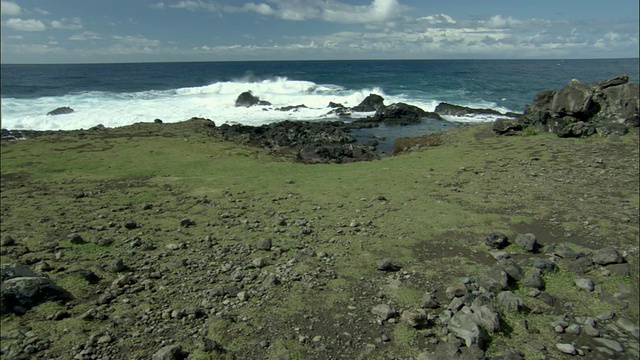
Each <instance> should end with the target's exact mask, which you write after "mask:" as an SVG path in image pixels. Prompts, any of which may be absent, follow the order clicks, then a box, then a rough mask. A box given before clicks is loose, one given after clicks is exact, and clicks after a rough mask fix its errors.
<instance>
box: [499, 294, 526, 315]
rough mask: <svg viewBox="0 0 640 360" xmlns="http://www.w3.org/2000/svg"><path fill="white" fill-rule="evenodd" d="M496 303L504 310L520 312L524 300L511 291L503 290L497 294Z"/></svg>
mask: <svg viewBox="0 0 640 360" xmlns="http://www.w3.org/2000/svg"><path fill="white" fill-rule="evenodd" d="M497 299H498V305H499V306H500V307H501V308H502V309H504V310H505V311H511V312H520V311H521V310H522V308H523V306H524V302H523V301H522V300H521V299H520V298H519V297H517V296H516V295H515V294H514V293H513V292H511V291H503V292H501V293H499V294H498V297H497Z"/></svg>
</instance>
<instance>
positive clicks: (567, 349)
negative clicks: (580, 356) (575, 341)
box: [556, 344, 576, 355]
mask: <svg viewBox="0 0 640 360" xmlns="http://www.w3.org/2000/svg"><path fill="white" fill-rule="evenodd" d="M556 349H558V350H559V351H560V352H563V353H565V354H569V355H575V354H576V348H575V346H573V345H571V344H556Z"/></svg>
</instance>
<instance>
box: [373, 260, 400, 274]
mask: <svg viewBox="0 0 640 360" xmlns="http://www.w3.org/2000/svg"><path fill="white" fill-rule="evenodd" d="M401 268H402V267H401V266H400V265H397V264H395V263H394V262H393V261H391V260H390V259H382V260H378V261H377V262H376V269H378V270H380V271H387V272H389V271H398V270H400V269H401Z"/></svg>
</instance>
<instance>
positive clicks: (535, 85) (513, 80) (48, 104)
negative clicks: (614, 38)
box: [0, 59, 638, 135]
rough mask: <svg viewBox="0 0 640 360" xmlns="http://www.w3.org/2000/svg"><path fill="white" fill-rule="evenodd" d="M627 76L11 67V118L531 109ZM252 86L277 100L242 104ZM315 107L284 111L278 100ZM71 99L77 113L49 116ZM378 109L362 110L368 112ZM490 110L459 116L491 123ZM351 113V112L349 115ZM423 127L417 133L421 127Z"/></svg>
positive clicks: (39, 125)
mask: <svg viewBox="0 0 640 360" xmlns="http://www.w3.org/2000/svg"><path fill="white" fill-rule="evenodd" d="M619 74H627V75H629V76H630V77H631V81H636V82H637V81H638V59H608V60H391V61H390V60H371V61H362V60H359V61H276V62H272V61H259V62H191V63H189V62H181V63H126V64H69V65H17V64H2V66H1V82H0V83H1V98H2V103H1V104H2V106H1V108H2V112H1V126H2V128H6V129H13V130H15V129H32V130H73V129H81V128H84V129H87V128H90V127H93V126H96V125H98V124H102V125H104V126H107V127H117V126H123V125H128V124H133V123H137V122H150V121H153V120H154V119H161V120H162V121H163V122H178V121H183V120H187V119H189V118H191V117H202V118H208V119H211V120H213V121H215V123H216V124H218V125H221V124H224V123H230V124H234V123H240V124H245V125H261V124H267V123H271V122H276V121H282V120H308V121H323V120H337V119H338V117H337V116H336V115H328V113H329V111H330V110H331V109H329V108H328V107H327V106H328V104H329V102H334V103H341V104H343V105H345V106H347V107H351V106H355V105H358V104H359V103H360V102H361V101H362V100H363V99H364V98H365V97H366V96H367V95H369V94H370V93H375V94H379V95H381V96H383V97H384V98H385V104H387V105H388V104H392V103H396V102H404V103H408V104H411V105H415V106H418V107H420V108H422V109H424V110H426V111H433V110H434V109H435V107H436V105H438V104H439V103H440V102H448V103H453V104H457V105H462V106H469V107H479V108H489V109H495V110H498V111H501V112H508V111H512V112H522V111H523V110H524V108H525V106H526V104H528V103H530V102H531V100H532V99H533V97H534V96H535V94H536V93H537V92H538V91H540V90H542V89H545V88H552V89H559V88H561V87H562V86H564V84H566V83H567V82H568V81H569V80H571V79H574V78H575V79H579V80H580V81H582V82H584V83H590V82H595V81H599V80H603V79H606V78H610V77H613V76H616V75H619ZM244 91H252V92H253V94H254V95H257V96H259V97H260V99H261V100H265V101H269V102H271V103H272V105H271V106H256V107H251V108H244V107H239V108H237V107H235V106H234V103H235V99H236V98H237V97H238V95H240V93H242V92H244ZM301 104H304V105H305V106H306V107H307V108H302V109H297V110H292V111H284V112H283V111H277V110H275V109H276V108H278V107H284V106H290V105H301ZM62 106H69V107H71V108H73V109H74V110H75V111H74V112H73V113H71V114H66V115H57V116H48V115H46V114H47V113H48V112H49V111H51V110H54V109H56V108H58V107H62ZM367 115H371V114H369V113H362V114H354V116H356V117H357V116H360V117H362V116H367ZM493 119H494V118H492V117H487V116H475V117H473V116H468V117H449V118H447V120H450V121H452V122H482V121H491V120H493ZM342 120H344V119H342ZM416 135H417V134H416Z"/></svg>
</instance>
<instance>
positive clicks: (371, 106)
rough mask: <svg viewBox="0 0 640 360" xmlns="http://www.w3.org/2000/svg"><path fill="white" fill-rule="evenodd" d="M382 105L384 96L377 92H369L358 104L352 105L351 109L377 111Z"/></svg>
mask: <svg viewBox="0 0 640 360" xmlns="http://www.w3.org/2000/svg"><path fill="white" fill-rule="evenodd" d="M383 107H384V98H383V97H382V96H380V95H377V94H369V96H367V97H366V98H365V99H364V100H362V102H361V103H360V104H358V105H357V106H354V107H353V108H352V109H351V110H353V111H357V112H369V111H378V109H379V108H383Z"/></svg>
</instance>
